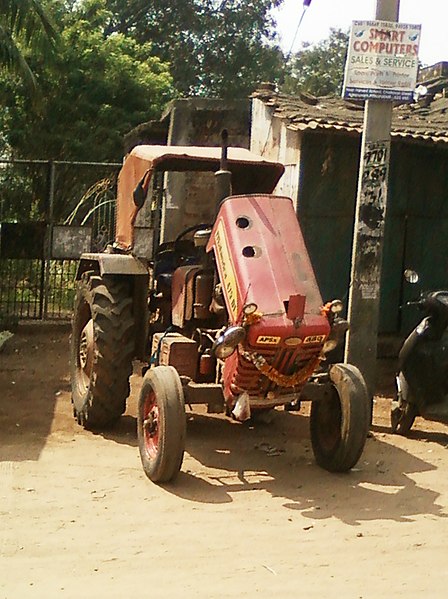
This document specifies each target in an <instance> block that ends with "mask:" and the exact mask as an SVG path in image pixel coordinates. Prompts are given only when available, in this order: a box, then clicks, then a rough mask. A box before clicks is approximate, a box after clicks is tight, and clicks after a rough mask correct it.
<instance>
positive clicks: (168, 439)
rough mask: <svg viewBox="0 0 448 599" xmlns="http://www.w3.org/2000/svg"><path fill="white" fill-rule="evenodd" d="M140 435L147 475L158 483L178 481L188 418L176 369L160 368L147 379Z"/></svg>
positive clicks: (140, 405)
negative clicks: (175, 479)
mask: <svg viewBox="0 0 448 599" xmlns="http://www.w3.org/2000/svg"><path fill="white" fill-rule="evenodd" d="M137 434H138V447H139V451H140V458H141V461H142V466H143V470H144V472H145V474H146V476H147V477H148V478H149V479H150V480H152V481H153V482H155V483H161V482H168V481H170V480H172V479H174V478H175V477H176V476H177V474H178V472H179V470H180V468H181V465H182V460H183V456H184V449H185V436H186V418H185V402H184V393H183V389H182V384H181V381H180V378H179V375H178V373H177V370H176V369H175V368H173V367H172V366H156V367H155V368H151V369H150V370H148V371H147V372H146V374H145V376H144V378H143V383H142V388H141V391H140V397H139V402H138V415H137Z"/></svg>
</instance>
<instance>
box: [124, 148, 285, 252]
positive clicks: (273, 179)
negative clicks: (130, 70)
mask: <svg viewBox="0 0 448 599" xmlns="http://www.w3.org/2000/svg"><path fill="white" fill-rule="evenodd" d="M221 152H222V150H221V148H220V147H198V146H144V145H142V146H136V147H135V148H133V150H132V151H131V152H130V154H128V156H127V157H126V159H125V162H124V165H123V167H122V169H121V171H120V174H119V176H118V194H117V230H116V238H115V241H116V244H117V245H118V246H119V247H120V248H122V249H124V250H127V249H130V248H132V244H133V229H134V222H135V218H136V216H137V213H138V211H139V210H140V208H141V207H142V205H143V201H144V198H145V197H146V194H147V192H148V188H149V183H150V181H151V178H152V175H153V173H154V172H155V171H170V172H186V171H211V172H216V171H218V170H219V168H220V159H221ZM228 169H229V170H230V171H231V173H232V193H233V194H235V195H241V194H248V193H267V194H270V193H272V192H273V190H274V188H275V186H276V185H277V183H278V181H279V179H280V177H281V176H282V174H283V172H284V170H285V167H284V166H283V164H280V163H278V162H273V161H270V160H266V159H265V158H263V157H262V156H258V155H257V154H253V153H252V152H249V150H246V149H244V148H235V147H229V148H228ZM136 188H139V192H138V193H135V192H136ZM139 197H140V198H141V199H142V201H139V199H138V198H139Z"/></svg>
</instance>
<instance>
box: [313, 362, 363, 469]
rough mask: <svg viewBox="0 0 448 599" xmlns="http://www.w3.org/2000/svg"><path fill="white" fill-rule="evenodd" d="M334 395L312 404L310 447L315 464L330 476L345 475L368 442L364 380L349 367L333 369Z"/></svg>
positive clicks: (354, 368)
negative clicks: (333, 474)
mask: <svg viewBox="0 0 448 599" xmlns="http://www.w3.org/2000/svg"><path fill="white" fill-rule="evenodd" d="M330 380H331V384H332V393H331V396H330V397H329V398H328V399H325V400H322V401H316V402H313V403H312V404H311V415H310V431H311V444H312V447H313V452H314V456H315V458H316V462H317V463H318V464H319V466H321V467H322V468H325V470H328V471H329V472H346V471H347V470H350V468H352V467H353V466H354V465H355V464H356V463H357V461H358V460H359V458H360V457H361V454H362V451H363V449H364V445H365V442H366V438H367V433H368V430H369V422H370V401H369V396H368V392H367V388H366V385H365V382H364V379H363V377H362V375H361V373H360V372H359V370H358V369H357V368H356V367H355V366H352V365H350V364H334V365H333V366H332V367H331V369H330Z"/></svg>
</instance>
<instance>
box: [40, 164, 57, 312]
mask: <svg viewBox="0 0 448 599" xmlns="http://www.w3.org/2000/svg"><path fill="white" fill-rule="evenodd" d="M48 169H49V188H48V205H47V231H46V238H45V284H44V310H43V320H47V319H48V301H49V297H50V290H51V285H50V260H51V245H52V239H53V224H54V223H53V219H54V189H55V181H56V165H55V163H54V161H53V160H50V161H49V162H48Z"/></svg>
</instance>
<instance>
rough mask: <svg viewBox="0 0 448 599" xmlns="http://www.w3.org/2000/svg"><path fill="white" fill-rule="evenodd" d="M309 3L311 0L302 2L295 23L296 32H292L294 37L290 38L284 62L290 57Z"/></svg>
mask: <svg viewBox="0 0 448 599" xmlns="http://www.w3.org/2000/svg"><path fill="white" fill-rule="evenodd" d="M310 4H311V2H310V1H307V0H305V1H304V3H303V9H302V14H301V15H300V19H299V22H298V24H297V28H296V32H295V33H294V37H293V39H292V44H291V47H290V49H289V52H288V54H287V55H286V62H288V61H289V59H290V58H291V54H292V51H293V49H294V45H295V43H296V39H297V36H298V34H299V29H300V25H301V24H302V21H303V17H304V16H305V13H306V11H307V9H308V7H309V5H310Z"/></svg>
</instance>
